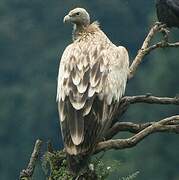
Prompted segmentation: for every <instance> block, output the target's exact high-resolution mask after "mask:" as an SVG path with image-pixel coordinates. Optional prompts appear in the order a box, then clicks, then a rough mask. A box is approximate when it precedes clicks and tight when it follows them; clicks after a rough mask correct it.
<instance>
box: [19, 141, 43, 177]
mask: <svg viewBox="0 0 179 180" xmlns="http://www.w3.org/2000/svg"><path fill="white" fill-rule="evenodd" d="M41 146H42V141H41V140H39V139H38V140H36V142H35V146H34V150H33V152H32V154H31V157H30V161H29V164H28V166H27V168H26V169H23V170H22V171H21V172H20V177H19V179H20V180H31V179H32V175H33V172H34V169H35V165H36V162H37V159H38V156H39V153H40V148H41Z"/></svg>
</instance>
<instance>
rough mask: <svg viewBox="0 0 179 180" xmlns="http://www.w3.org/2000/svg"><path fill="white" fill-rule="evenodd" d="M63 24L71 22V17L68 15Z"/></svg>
mask: <svg viewBox="0 0 179 180" xmlns="http://www.w3.org/2000/svg"><path fill="white" fill-rule="evenodd" d="M63 22H64V23H67V22H70V16H69V15H66V16H65V17H64V18H63Z"/></svg>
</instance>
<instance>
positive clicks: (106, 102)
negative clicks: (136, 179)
mask: <svg viewBox="0 0 179 180" xmlns="http://www.w3.org/2000/svg"><path fill="white" fill-rule="evenodd" d="M67 22H70V23H72V24H73V42H72V43H71V44H69V45H68V46H67V47H66V49H65V51H64V52H63V55H62V57H61V61H60V66H59V74H58V85H57V103H58V111H59V117H60V124H61V131H62V136H63V142H64V147H65V150H66V153H67V157H68V165H69V169H70V170H71V172H73V173H77V172H79V171H80V169H82V168H83V167H84V164H85V163H87V162H86V161H87V159H88V157H89V156H90V154H91V153H92V152H93V151H94V148H95V146H96V144H97V143H98V142H99V141H100V140H103V137H104V134H105V132H106V130H107V129H108V128H109V126H110V125H111V119H112V116H113V112H114V109H115V107H116V106H117V104H118V103H119V101H120V99H121V97H122V96H123V94H124V92H125V88H126V82H127V75H128V71H129V56H128V52H127V50H126V48H124V47H123V46H116V45H114V44H113V43H112V42H111V41H110V40H109V39H108V37H107V36H106V35H105V34H104V32H103V31H102V30H101V29H100V27H99V24H98V23H97V22H93V23H90V16H89V14H88V12H87V11H86V10H85V9H83V8H75V9H73V10H71V11H70V12H69V13H68V15H66V16H65V17H64V23H67Z"/></svg>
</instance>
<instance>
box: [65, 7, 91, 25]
mask: <svg viewBox="0 0 179 180" xmlns="http://www.w3.org/2000/svg"><path fill="white" fill-rule="evenodd" d="M63 22H64V23H66V22H71V23H73V24H76V25H82V26H87V25H89V24H90V16H89V14H88V12H87V11H86V10H85V9H83V8H75V9H73V10H71V11H70V12H69V13H68V14H67V15H66V16H65V17H64V19H63Z"/></svg>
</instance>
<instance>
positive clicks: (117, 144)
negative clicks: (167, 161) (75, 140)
mask: <svg viewBox="0 0 179 180" xmlns="http://www.w3.org/2000/svg"><path fill="white" fill-rule="evenodd" d="M173 122H175V124H174V125H172V123H173ZM170 123H171V124H170ZM156 132H172V133H179V115H176V116H172V117H168V118H165V119H162V120H160V121H158V122H155V123H152V124H151V125H149V126H147V127H146V128H144V129H141V131H139V132H138V133H137V134H135V135H134V136H132V137H130V138H127V139H116V140H108V141H104V142H100V143H98V145H97V147H96V149H95V153H99V152H101V151H106V150H110V149H125V148H131V147H133V146H135V145H136V144H138V143H139V142H141V141H142V140H143V139H144V138H145V137H147V136H149V135H150V134H152V133H156Z"/></svg>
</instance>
